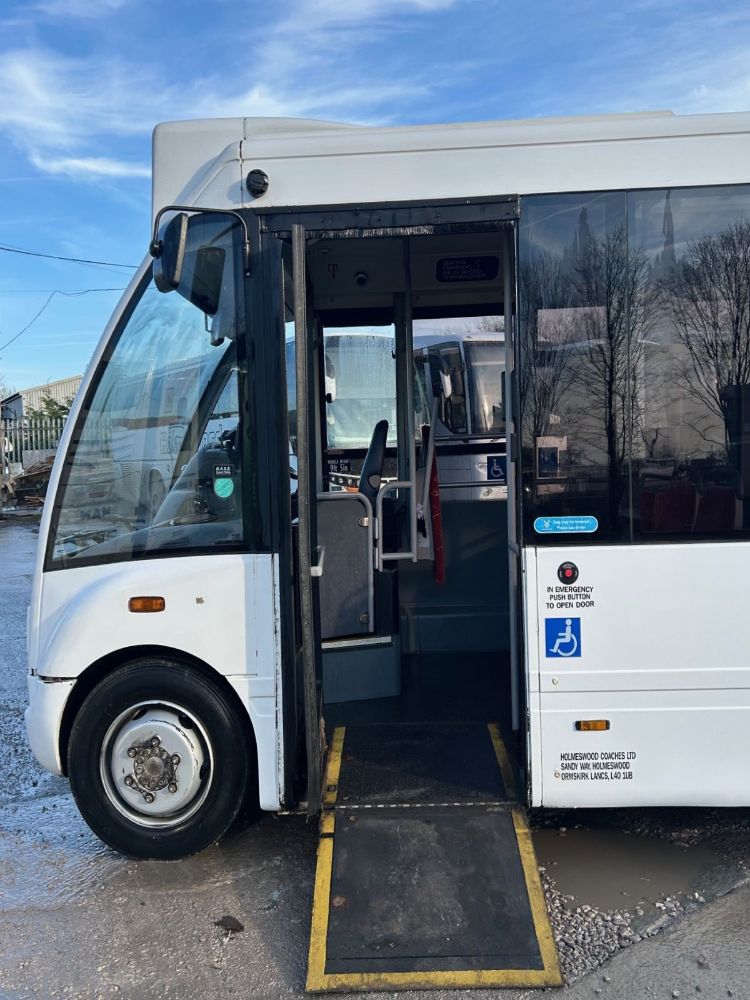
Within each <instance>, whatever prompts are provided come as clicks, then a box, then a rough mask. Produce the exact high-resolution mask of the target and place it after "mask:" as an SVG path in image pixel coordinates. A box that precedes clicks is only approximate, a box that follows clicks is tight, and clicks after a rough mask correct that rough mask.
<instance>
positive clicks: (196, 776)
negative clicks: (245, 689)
mask: <svg viewBox="0 0 750 1000" xmlns="http://www.w3.org/2000/svg"><path fill="white" fill-rule="evenodd" d="M246 742H247V741H246V740H245V738H244V729H243V726H242V720H241V719H240V718H239V714H238V710H237V709H236V707H235V705H234V704H233V702H232V699H231V698H230V697H229V696H228V694H227V693H226V692H225V691H224V690H222V689H221V688H220V687H219V686H218V685H217V684H215V683H212V682H211V680H210V679H209V678H207V677H206V676H205V675H204V674H203V673H202V672H201V671H200V670H198V669H196V668H195V667H193V666H192V665H190V664H187V663H181V662H179V661H176V660H161V659H142V660H136V661H133V662H131V663H128V664H126V665H125V666H122V667H119V668H118V669H117V670H115V671H113V673H112V674H110V675H109V676H108V677H107V678H105V680H103V681H102V682H101V683H100V684H98V685H97V686H96V687H95V688H94V689H93V691H91V693H90V694H89V695H88V697H87V698H86V700H85V701H84V702H83V704H82V706H81V708H80V710H79V712H78V715H77V716H76V718H75V721H74V723H73V727H72V730H71V734H70V743H69V746H68V775H69V778H70V785H71V789H72V791H73V795H74V797H75V800H76V804H77V805H78V808H79V809H80V811H81V813H82V815H83V817H84V819H85V820H86V822H87V823H88V824H89V826H90V827H91V829H92V830H93V831H94V833H96V834H97V836H98V837H100V838H101V839H102V840H103V841H104V842H105V843H106V844H109V845H110V847H114V848H115V850H118V851H121V852H122V853H123V854H127V855H129V856H131V857H138V858H161V859H175V858H181V857H185V856H186V855H189V854H194V853H196V852H197V851H200V850H202V849H203V848H204V847H208V846H209V844H212V843H214V842H215V841H217V840H218V839H219V838H220V837H221V836H222V835H223V834H224V833H226V831H227V830H228V829H229V827H230V826H231V825H232V823H233V822H234V820H235V818H236V817H237V814H238V813H239V811H240V808H241V806H242V804H243V800H244V796H245V790H246V787H247V785H248V781H249V770H250V762H249V756H250V755H249V752H248V748H246V746H245V744H246Z"/></svg>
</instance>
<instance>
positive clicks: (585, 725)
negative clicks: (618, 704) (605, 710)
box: [576, 719, 609, 733]
mask: <svg viewBox="0 0 750 1000" xmlns="http://www.w3.org/2000/svg"><path fill="white" fill-rule="evenodd" d="M576 729H577V730H578V732H579V733H604V732H606V731H607V730H608V729H609V719H581V720H580V721H579V722H576Z"/></svg>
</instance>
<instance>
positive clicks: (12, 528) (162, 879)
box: [0, 520, 750, 1000]
mask: <svg viewBox="0 0 750 1000" xmlns="http://www.w3.org/2000/svg"><path fill="white" fill-rule="evenodd" d="M35 529H36V525H35V524H34V523H29V522H15V521H13V522H11V521H9V520H6V521H0V567H1V568H2V574H3V576H2V585H1V594H0V636H1V637H2V658H1V659H0V997H2V998H3V1000H6V998H7V1000H21V998H24V1000H26V998H33V1000H37V998H46V997H50V998H52V997H78V998H91V997H105V996H117V995H119V996H124V997H132V998H134V1000H145V998H151V997H180V998H185V997H205V998H207V1000H211V998H214V997H216V998H217V1000H218V998H219V997H226V996H232V995H241V996H245V997H252V998H259V1000H262V998H269V1000H270V998H276V997H280V996H284V997H301V996H302V995H303V992H302V985H303V982H304V969H305V963H306V951H307V936H308V930H309V913H310V900H311V891H312V879H313V873H314V865H315V847H316V841H317V836H316V830H315V827H314V825H313V824H308V823H306V822H305V821H304V820H303V819H301V818H299V817H273V816H265V817H263V818H262V819H261V820H260V821H259V822H257V823H256V824H255V825H253V826H252V827H250V828H248V829H246V830H244V831H241V832H238V833H235V834H234V835H233V836H232V837H230V838H228V839H227V840H226V841H225V842H224V843H222V844H220V845H219V846H217V847H213V848H211V849H210V850H208V851H205V852H204V853H203V854H201V855H199V856H198V857H196V858H190V859H187V860H186V861H181V862H174V863H157V862H134V861H129V860H127V859H124V858H122V857H119V856H118V855H116V854H114V853H113V852H111V851H109V850H108V849H107V848H105V847H104V846H103V845H102V844H100V843H99V842H98V841H97V840H96V838H95V837H94V836H93V835H92V834H91V833H90V831H89V830H88V828H87V827H86V826H85V824H84V823H83V821H82V820H81V818H80V816H79V814H78V812H77V810H76V809H75V806H74V804H73V802H72V799H71V796H70V793H69V790H68V785H67V782H66V781H65V780H64V779H61V778H55V777H53V776H51V775H49V774H47V773H46V772H44V771H42V770H41V768H40V767H39V766H38V765H37V764H36V762H35V761H34V759H33V758H32V756H31V754H30V752H29V750H28V748H27V746H26V740H25V734H24V730H23V708H24V706H25V699H26V684H25V648H24V643H25V637H24V632H25V614H26V605H27V603H28V595H29V585H30V573H31V568H32V563H33V552H34V549H35V545H36V530H35ZM532 823H533V825H534V826H535V827H536V828H537V829H538V830H549V829H553V830H556V831H557V832H558V834H559V836H560V837H561V838H569V841H572V842H573V843H575V838H576V836H577V835H578V834H577V831H579V830H582V829H589V830H590V829H597V830H600V831H604V830H609V831H612V830H620V831H625V834H626V835H627V836H628V837H630V838H631V841H632V844H633V847H634V848H635V847H637V846H639V845H642V844H644V843H653V842H656V841H660V842H661V841H666V842H668V843H671V844H674V845H676V846H677V847H679V848H681V849H682V852H690V851H691V850H692V849H694V848H696V847H697V846H698V845H710V847H711V848H712V850H713V852H715V855H716V857H715V861H714V862H712V863H711V864H706V865H704V866H703V867H701V868H700V870H699V871H697V872H696V873H695V877H691V879H690V881H689V883H686V884H684V885H681V886H680V888H679V891H677V892H674V893H672V894H669V893H659V892H658V887H656V888H653V891H652V892H651V899H652V903H653V905H652V906H651V907H645V908H644V907H642V906H640V905H638V904H637V903H636V905H632V903H631V902H630V901H628V904H627V907H625V906H623V907H612V908H597V906H595V905H593V904H592V902H591V899H589V898H587V890H586V886H585V885H584V887H583V888H582V889H579V890H578V891H577V894H576V896H575V898H573V896H572V895H571V893H570V892H569V891H568V889H567V886H566V879H568V878H569V872H566V871H565V869H564V865H563V863H562V861H561V862H560V864H559V866H558V865H557V862H556V861H553V862H552V863H551V864H550V865H547V866H545V869H544V870H543V872H542V877H543V882H544V887H545V893H546V897H547V905H548V908H549V911H550V916H551V921H552V926H553V930H554V934H555V937H556V940H557V942H558V947H559V952H560V960H561V964H562V968H563V971H564V974H565V977H566V980H567V982H568V983H576V982H578V983H579V985H577V986H571V987H570V988H569V989H566V990H563V991H561V993H560V994H559V995H560V996H568V995H569V996H570V997H579V996H581V997H582V996H588V995H597V994H598V993H599V992H603V993H605V994H606V995H607V996H609V997H613V998H622V1000H631V998H632V997H636V996H649V997H650V996H654V997H656V996H664V997H666V998H669V996H670V995H671V989H670V990H667V986H666V985H665V986H664V991H662V992H658V993H657V992H654V993H647V992H643V993H636V992H632V993H630V992H628V991H627V990H628V987H627V983H628V981H629V979H628V974H626V973H623V976H624V978H623V986H622V987H617V988H616V987H615V985H614V984H613V983H612V982H611V979H612V977H611V976H609V973H608V971H607V970H608V968H609V966H608V965H606V966H605V968H604V969H602V968H601V966H602V965H603V963H608V962H609V960H610V959H612V957H613V956H616V958H615V959H614V962H613V963H612V968H613V969H614V968H615V967H617V968H620V967H621V966H622V967H623V968H626V969H627V968H629V966H628V963H630V964H631V965H632V966H633V967H634V968H637V967H638V960H637V958H636V957H633V958H631V957H630V956H637V955H638V954H640V952H641V950H642V949H650V948H651V947H652V941H651V940H649V939H653V938H654V935H657V933H658V932H659V931H660V930H663V929H664V928H665V927H674V926H675V925H677V926H680V925H679V924H678V922H677V919H676V918H679V917H682V916H684V915H685V914H690V919H689V920H688V921H685V924H689V925H691V926H693V925H694V926H696V927H700V926H702V923H701V921H704V920H705V921H707V924H706V926H707V927H708V926H711V927H714V937H715V938H716V933H717V932H716V931H715V925H716V922H717V921H720V916H717V915H716V914H721V913H723V912H724V911H723V910H722V909H721V907H720V904H714V907H719V909H712V908H711V907H710V906H706V905H704V904H705V902H706V901H711V900H713V899H717V898H718V897H721V896H723V895H724V894H725V893H728V892H729V891H730V890H731V889H732V888H734V887H735V886H738V885H741V884H743V883H744V882H747V881H748V879H749V878H750V810H725V811H721V810H667V809H664V810H622V811H612V812H607V813H602V812H587V811H579V812H576V813H571V814H560V813H542V812H540V813H536V814H535V815H534V816H533V817H532ZM626 846H627V845H626ZM682 852H678V853H682ZM593 888H594V887H593V886H592V889H593ZM748 892H750V890H748ZM624 895H625V894H624V893H623V896H624ZM728 898H729V897H727V899H728ZM743 898H746V897H743ZM727 905H728V904H727ZM747 910H750V907H746V911H747ZM735 911H736V912H735ZM732 913H733V917H732V919H733V920H734V924H733V926H734V927H735V931H736V933H735V936H734V937H733V938H732V939H731V942H735V941H740V940H741V941H743V945H742V947H743V949H744V951H743V954H744V953H746V952H747V948H746V941H747V940H750V912H746V916H747V919H746V923H745V925H744V937H743V935H742V933H741V932H742V923H741V916H742V910H741V907H740V908H739V909H738V908H737V905H736V904H734V910H733V911H732ZM224 915H230V916H233V917H235V918H237V919H239V920H240V921H241V922H242V924H243V925H244V930H243V931H242V932H239V933H231V932H227V931H225V930H222V929H221V928H219V927H217V926H215V923H214V922H215V921H216V920H218V919H219V918H221V917H222V916H224ZM670 933H672V932H671V931H670ZM733 933H734V932H733ZM662 937H664V938H665V942H666V943H665V944H664V945H663V946H662V945H660V950H659V954H661V955H662V959H660V961H663V962H667V963H669V962H670V961H672V962H674V968H675V969H677V968H678V966H679V963H680V962H681V961H682V958H681V953H680V952H674V953H672V952H670V951H669V947H670V946H669V945H668V941H669V940H672V938H669V937H668V935H659V938H662ZM674 940H675V941H677V942H678V943H677V944H676V945H675V947H683V946H682V945H681V944H679V941H680V940H682V939H680V938H674ZM717 941H719V943H720V939H717ZM633 946H635V947H633ZM718 946H719V944H717V947H718ZM728 946H731V947H734V946H736V947H739V945H735V944H734V943H730V945H728ZM623 949H625V950H626V951H625V952H623ZM617 953H622V954H620V955H618V954H617ZM646 953H647V952H644V954H646ZM651 953H652V952H650V951H649V952H648V954H651ZM670 956H671V957H670ZM699 957H700V955H699V954H698V958H699ZM698 958H696V957H693V958H691V960H690V961H691V962H692V963H693V964H692V965H691V966H690V969H692V968H693V966H695V963H696V962H697V961H698ZM722 960H723V961H724V962H725V964H727V963H728V964H729V966H731V964H732V959H731V956H727V955H724V956H723V959H722ZM738 962H739V956H738ZM623 963H624V964H623ZM738 967H739V966H738ZM667 968H669V966H668V967H667ZM592 970H598V971H593V972H592ZM683 971H684V970H683ZM685 975H687V973H685ZM667 978H668V977H667ZM683 978H684V977H683ZM727 981H729V980H727ZM666 982H667V980H665V983H666ZM698 985H700V983H698ZM675 988H677V987H675ZM716 988H717V989H719V986H718V985H717V987H716ZM644 989H645V987H644ZM535 992H536V991H529V990H526V991H520V992H519V991H507V992H504V993H503V996H504V997H507V998H509V1000H510V998H511V997H517V998H521V997H525V998H528V997H531V996H533V995H535ZM402 995H404V996H413V997H416V996H422V997H425V998H427V997H429V998H430V1000H433V998H436V997H441V996H446V997H447V996H456V995H457V994H456V993H452V994H450V993H444V992H442V991H440V992H432V993H423V994H417V993H410V994H402ZM682 995H686V994H684V993H683V994H682ZM690 995H694V994H690ZM709 995H713V994H709V992H704V996H709ZM716 995H717V996H718V995H721V996H731V995H734V996H736V997H740V996H744V997H746V998H750V988H748V989H747V991H746V993H744V994H742V993H740V992H737V991H736V990H735V992H734V993H733V994H730V993H723V994H720V993H717V994H716Z"/></svg>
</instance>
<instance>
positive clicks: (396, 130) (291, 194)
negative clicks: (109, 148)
mask: <svg viewBox="0 0 750 1000" xmlns="http://www.w3.org/2000/svg"><path fill="white" fill-rule="evenodd" d="M748 164H750V113H724V114H708V115H706V114H704V115H674V114H672V113H671V112H668V111H662V112H644V113H640V114H617V115H597V116H585V117H567V118H539V119H526V120H518V121H495V122H471V123H460V124H447V125H415V126H398V127H392V126H388V127H369V126H359V125H346V124H340V123H332V122H320V121H310V120H305V119H296V118H226V119H212V120H211V119H209V120H205V121H184V122H167V123H164V124H162V125H158V126H157V127H156V129H155V130H154V138H153V208H154V211H157V210H158V209H159V208H161V207H163V206H164V205H168V204H173V203H175V202H181V203H186V204H195V205H201V206H203V207H213V208H239V207H243V206H244V207H249V206H253V207H256V208H258V209H261V208H262V209H266V208H276V207H278V208H285V207H292V206H300V207H314V206H324V205H339V204H342V205H343V204H348V205H356V204H367V203H370V204H379V203H392V202H400V201H403V202H409V201H417V200H419V201H423V200H427V199H429V200H443V199H447V200H461V199H464V198H491V197H493V196H499V195H523V194H532V193H555V192H566V191H595V190H617V189H621V188H661V187H678V186H679V187H682V186H698V185H708V184H737V183H743V182H747V181H750V167H749V166H748ZM254 169H257V170H263V171H264V172H265V173H266V174H267V176H268V179H269V185H268V190H267V191H266V192H265V193H264V194H263V195H261V196H260V197H258V198H252V197H251V195H250V194H249V193H248V191H247V189H246V186H245V178H246V177H247V174H248V172H249V171H250V170H254Z"/></svg>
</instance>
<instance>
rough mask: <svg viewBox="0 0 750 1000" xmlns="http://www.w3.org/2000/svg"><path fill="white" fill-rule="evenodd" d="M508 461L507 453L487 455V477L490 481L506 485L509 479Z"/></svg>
mask: <svg viewBox="0 0 750 1000" xmlns="http://www.w3.org/2000/svg"><path fill="white" fill-rule="evenodd" d="M506 461H507V460H506V456H505V455H488V456H487V479H488V480H489V481H490V482H495V483H502V484H503V486H505V484H506V483H507V481H508V480H507V476H508V473H507V464H506Z"/></svg>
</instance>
